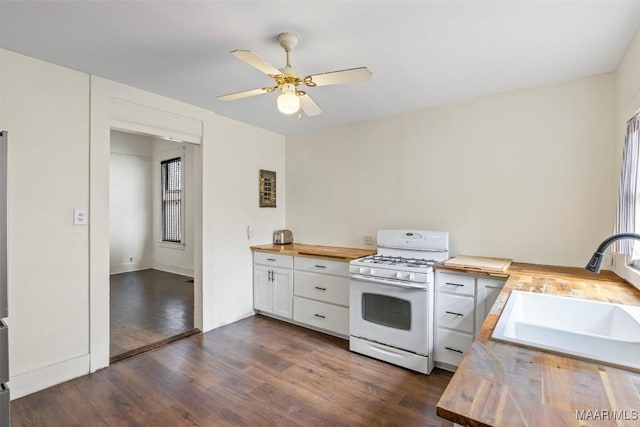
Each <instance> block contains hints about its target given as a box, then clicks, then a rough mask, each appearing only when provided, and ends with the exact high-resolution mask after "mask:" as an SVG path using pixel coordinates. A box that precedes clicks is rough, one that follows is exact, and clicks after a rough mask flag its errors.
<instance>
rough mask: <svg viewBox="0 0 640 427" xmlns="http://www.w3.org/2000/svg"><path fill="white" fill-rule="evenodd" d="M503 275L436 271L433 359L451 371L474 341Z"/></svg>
mask: <svg viewBox="0 0 640 427" xmlns="http://www.w3.org/2000/svg"><path fill="white" fill-rule="evenodd" d="M505 281H506V278H505V279H503V278H494V277H491V278H489V277H487V276H484V275H482V276H481V275H474V274H467V273H451V272H447V271H442V270H436V294H435V307H436V309H435V312H436V316H435V317H436V319H435V329H436V345H435V361H436V365H437V366H440V367H442V368H445V369H450V370H454V369H455V368H456V367H457V366H458V365H459V364H460V362H461V361H462V358H463V357H464V355H465V354H466V352H467V351H468V350H469V347H471V344H473V340H474V338H475V336H476V334H477V333H478V330H480V327H481V326H482V323H483V322H484V319H485V317H486V316H487V314H489V312H490V311H491V307H492V306H493V304H494V303H495V301H496V299H497V298H498V295H499V294H500V291H501V290H502V287H503V286H504V282H505Z"/></svg>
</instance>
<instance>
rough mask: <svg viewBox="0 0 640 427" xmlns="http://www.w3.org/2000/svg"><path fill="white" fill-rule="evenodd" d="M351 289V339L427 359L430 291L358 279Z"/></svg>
mask: <svg viewBox="0 0 640 427" xmlns="http://www.w3.org/2000/svg"><path fill="white" fill-rule="evenodd" d="M374 280H375V279H374ZM349 288H350V291H349V320H350V323H349V334H350V335H352V336H354V337H358V338H363V339H366V340H369V341H375V342H378V343H380V344H385V345H388V346H392V347H396V348H400V349H403V350H407V351H411V352H414V353H417V354H422V355H428V353H429V348H428V337H427V333H428V332H427V331H428V327H429V325H428V319H429V316H428V315H429V313H428V309H429V307H428V303H427V302H428V301H429V298H428V297H429V295H428V289H427V288H413V287H401V286H400V285H396V284H385V283H383V280H380V281H378V280H376V281H375V282H373V281H369V280H367V279H366V278H362V277H357V276H355V277H354V276H351V280H350V282H349Z"/></svg>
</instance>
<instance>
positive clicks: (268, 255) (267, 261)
mask: <svg viewBox="0 0 640 427" xmlns="http://www.w3.org/2000/svg"><path fill="white" fill-rule="evenodd" d="M253 262H254V263H256V264H262V265H271V266H273V267H282V268H293V257H292V256H291V255H280V254H274V253H272V252H258V251H255V252H254V253H253Z"/></svg>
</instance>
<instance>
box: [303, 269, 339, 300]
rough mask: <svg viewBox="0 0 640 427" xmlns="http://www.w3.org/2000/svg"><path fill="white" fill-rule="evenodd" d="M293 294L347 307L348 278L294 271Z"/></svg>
mask: <svg viewBox="0 0 640 427" xmlns="http://www.w3.org/2000/svg"><path fill="white" fill-rule="evenodd" d="M293 283H294V294H295V295H296V296H299V297H305V298H311V299H315V300H319V301H324V302H330V303H333V304H339V305H344V306H346V307H348V306H349V278H348V277H338V276H329V275H326V274H318V273H309V272H306V271H295V272H294V273H293Z"/></svg>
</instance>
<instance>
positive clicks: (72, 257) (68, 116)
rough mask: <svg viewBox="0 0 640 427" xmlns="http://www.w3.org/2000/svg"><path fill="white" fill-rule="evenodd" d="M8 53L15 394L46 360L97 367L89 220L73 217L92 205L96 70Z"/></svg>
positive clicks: (2, 72) (4, 58)
mask: <svg viewBox="0 0 640 427" xmlns="http://www.w3.org/2000/svg"><path fill="white" fill-rule="evenodd" d="M0 58H1V62H2V67H1V68H0V80H1V81H2V85H3V93H2V99H1V100H0V118H1V120H2V122H1V123H0V127H2V128H4V129H6V130H8V131H9V166H8V167H9V176H8V250H9V257H8V273H9V289H8V292H9V326H10V328H9V358H10V364H9V367H10V374H11V384H12V397H14V394H16V393H17V394H18V395H19V394H20V393H21V391H23V390H24V388H25V387H26V388H28V387H29V384H31V383H32V382H33V381H34V376H31V374H32V373H33V372H35V371H37V370H38V369H40V368H45V369H46V367H48V366H50V365H55V364H65V363H67V362H69V361H74V360H75V361H79V362H78V363H77V364H76V366H83V365H84V366H88V358H87V353H88V351H89V302H88V301H89V287H88V259H89V258H88V257H89V246H88V245H89V240H88V227H87V226H74V225H73V222H72V220H73V208H87V207H88V205H89V164H88V160H89V108H88V106H89V76H88V75H86V74H82V73H79V72H76V71H73V70H70V69H67V68H62V67H59V66H56V65H53V64H49V63H46V62H42V61H38V60H35V59H31V58H28V57H25V56H22V55H18V54H14V53H11V52H8V51H5V50H0ZM82 359H85V360H84V362H82ZM71 370H72V371H73V368H72V369H71ZM75 372H77V371H75ZM44 377H45V376H44V375H43V378H42V380H43V384H44V385H47V382H48V381H49V383H51V382H52V381H53V382H55V381H57V379H55V378H51V377H48V378H44ZM23 379H24V380H23Z"/></svg>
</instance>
